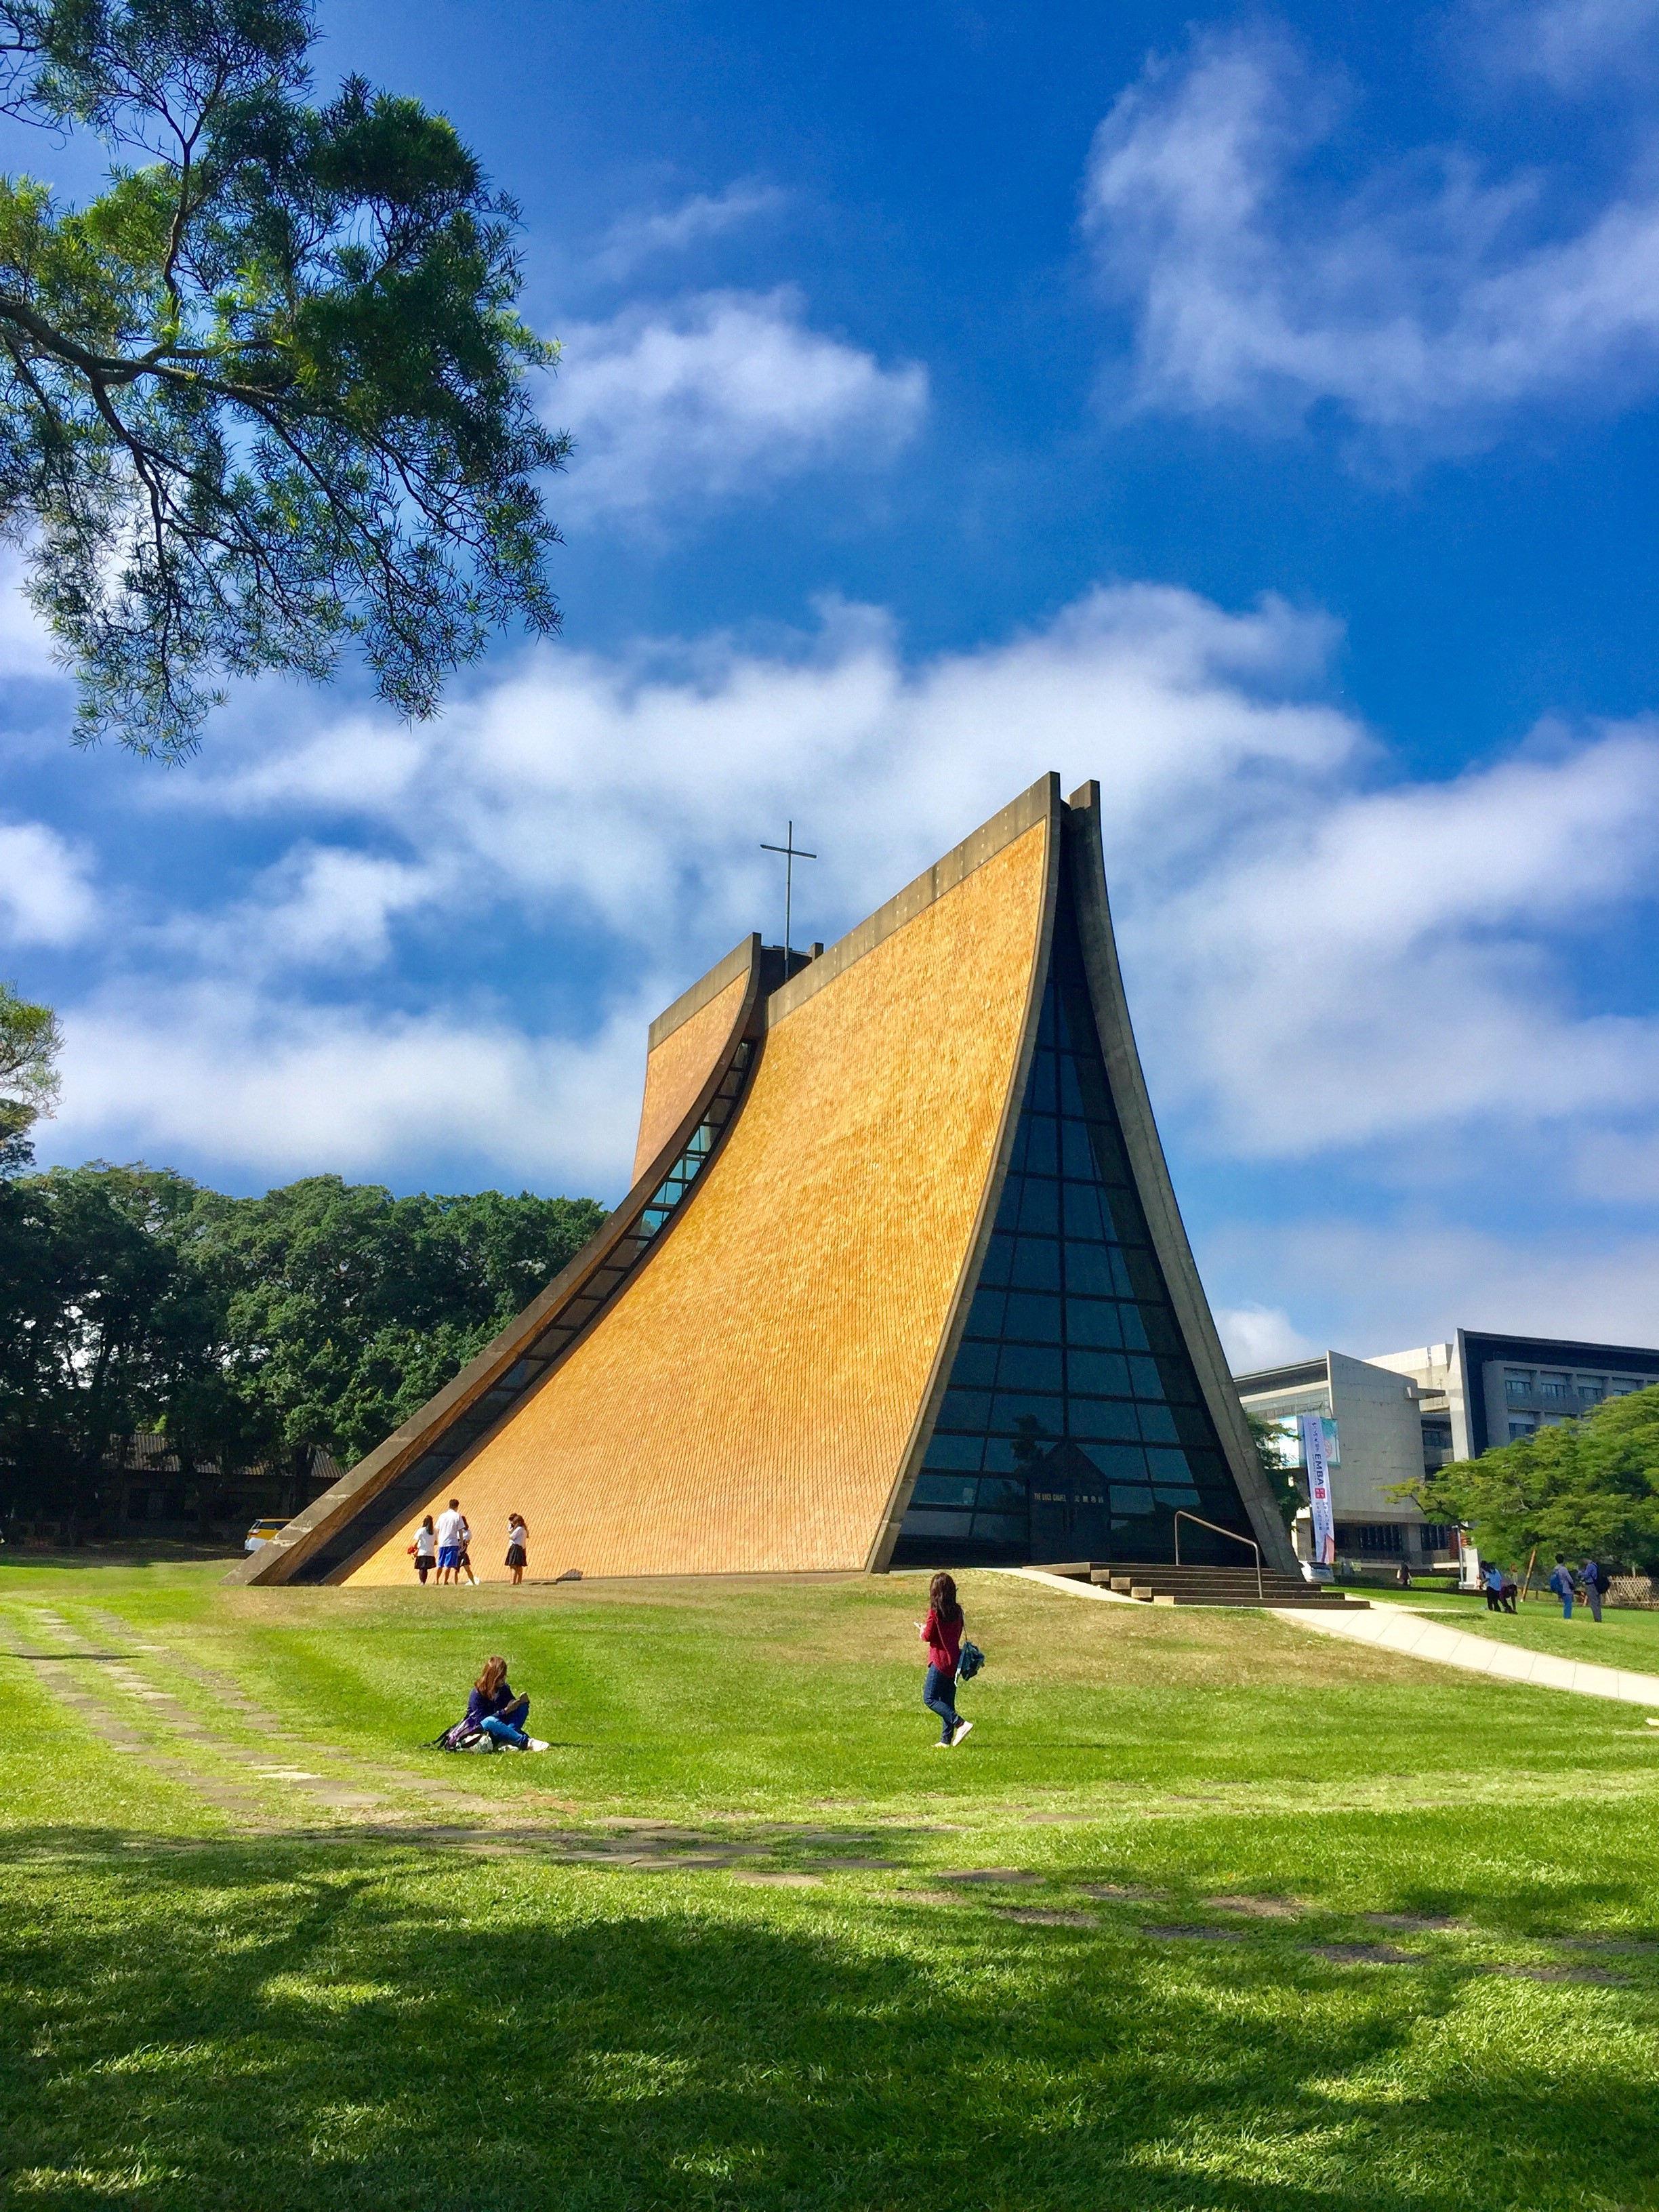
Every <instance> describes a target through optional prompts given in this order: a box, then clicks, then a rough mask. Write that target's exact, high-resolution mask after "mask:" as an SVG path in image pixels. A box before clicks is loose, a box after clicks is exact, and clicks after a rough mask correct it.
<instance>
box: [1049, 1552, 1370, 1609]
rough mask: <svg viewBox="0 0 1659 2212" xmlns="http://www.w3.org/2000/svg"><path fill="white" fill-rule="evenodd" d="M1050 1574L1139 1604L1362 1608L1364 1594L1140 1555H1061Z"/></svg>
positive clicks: (1269, 1572) (1272, 1573) (1269, 1571)
mask: <svg viewBox="0 0 1659 2212" xmlns="http://www.w3.org/2000/svg"><path fill="white" fill-rule="evenodd" d="M1044 1572H1045V1573H1048V1574H1051V1575H1068V1576H1070V1577H1072V1578H1073V1580H1074V1581H1077V1582H1090V1583H1097V1584H1099V1585H1100V1586H1101V1587H1102V1588H1103V1589H1110V1590H1113V1591H1115V1593H1116V1594H1117V1595H1119V1596H1121V1597H1132V1598H1135V1599H1138V1600H1139V1601H1140V1602H1141V1603H1142V1604H1144V1605H1232V1606H1297V1607H1303V1608H1304V1609H1307V1608H1311V1609H1312V1610H1315V1611H1321V1610H1323V1611H1327V1612H1330V1611H1339V1612H1340V1611H1345V1610H1346V1611H1348V1612H1352V1613H1364V1612H1367V1611H1369V1609H1370V1608H1369V1607H1368V1605H1367V1603H1366V1601H1365V1600H1364V1598H1352V1597H1350V1596H1349V1595H1347V1593H1346V1591H1344V1590H1339V1589H1332V1588H1331V1586H1330V1585H1329V1583H1304V1581H1303V1579H1302V1577H1300V1576H1299V1575H1285V1574H1280V1573H1279V1572H1278V1571H1276V1570H1275V1569H1273V1568H1271V1567H1264V1568H1263V1569H1262V1571H1261V1587H1260V1589H1259V1590H1258V1588H1257V1584H1256V1576H1255V1568H1254V1567H1200V1566H1181V1567H1176V1566H1153V1565H1147V1564H1146V1562H1144V1561H1141V1560H1133V1561H1130V1562H1127V1563H1124V1564H1119V1563H1118V1562H1116V1561H1113V1560H1105V1561H1101V1560H1095V1559H1086V1560H1066V1561H1063V1562H1061V1563H1060V1564H1058V1565H1053V1566H1045V1568H1044Z"/></svg>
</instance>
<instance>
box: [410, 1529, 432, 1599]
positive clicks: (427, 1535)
mask: <svg viewBox="0 0 1659 2212" xmlns="http://www.w3.org/2000/svg"><path fill="white" fill-rule="evenodd" d="M410 1548H411V1549H412V1550H413V1552H414V1553H415V1571H416V1574H417V1575H418V1576H419V1577H420V1578H421V1588H422V1589H425V1588H426V1578H427V1577H428V1575H429V1574H430V1573H431V1572H432V1570H433V1569H434V1567H435V1566H436V1565H437V1564H438V1538H437V1534H436V1532H435V1530H434V1528H433V1526H432V1516H431V1515H430V1514H429V1513H428V1515H427V1516H426V1518H425V1520H424V1521H422V1523H421V1525H420V1527H419V1528H417V1529H416V1531H415V1541H414V1544H413V1545H412V1547H410Z"/></svg>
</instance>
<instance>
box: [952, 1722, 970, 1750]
mask: <svg viewBox="0 0 1659 2212" xmlns="http://www.w3.org/2000/svg"><path fill="white" fill-rule="evenodd" d="M973 1725H974V1724H973V1723H972V1721H958V1722H957V1732H956V1734H955V1735H953V1736H952V1737H951V1750H952V1751H954V1750H955V1749H956V1747H957V1745H958V1744H959V1743H960V1742H961V1741H962V1739H963V1736H965V1735H967V1733H968V1731H969V1729H970V1728H972V1726H973Z"/></svg>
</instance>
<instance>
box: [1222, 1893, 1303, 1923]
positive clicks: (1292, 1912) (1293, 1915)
mask: <svg viewBox="0 0 1659 2212" xmlns="http://www.w3.org/2000/svg"><path fill="white" fill-rule="evenodd" d="M1204 1902H1205V1903H1206V1905H1208V1906H1209V1907H1210V1909H1211V1910H1212V1911H1214V1912H1248V1913H1249V1915H1250V1917H1252V1919H1255V1920H1297V1919H1299V1918H1300V1917H1301V1916H1302V1914H1303V1913H1304V1911H1306V1910H1307V1908H1306V1906H1305V1905H1297V1903H1296V1902H1295V1901H1294V1899H1291V1898H1288V1897H1206V1899H1205V1900H1204Z"/></svg>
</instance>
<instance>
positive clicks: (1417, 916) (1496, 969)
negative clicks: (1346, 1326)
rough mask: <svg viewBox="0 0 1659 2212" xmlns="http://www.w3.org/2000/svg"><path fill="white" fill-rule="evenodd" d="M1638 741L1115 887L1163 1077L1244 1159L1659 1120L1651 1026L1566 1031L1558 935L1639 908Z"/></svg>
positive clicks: (1302, 826)
mask: <svg viewBox="0 0 1659 2212" xmlns="http://www.w3.org/2000/svg"><path fill="white" fill-rule="evenodd" d="M1656 862H1659V730H1656V729H1655V728H1653V727H1650V726H1645V725H1644V726H1634V727H1626V728H1621V729H1616V730H1611V731H1608V732H1605V733H1603V734H1601V735H1600V736H1599V737H1596V738H1592V739H1591V740H1589V741H1588V742H1586V743H1584V744H1580V745H1577V746H1575V747H1571V748H1569V749H1567V750H1564V751H1562V752H1560V753H1559V755H1557V756H1556V757H1548V758H1541V759H1529V758H1522V759H1518V760H1511V761H1505V762H1501V763H1498V765H1496V766H1494V767H1492V768H1489V769H1484V770H1481V771H1478V772H1472V773H1470V774H1468V775H1464V776H1462V777H1460V778H1459V779H1457V780H1456V781H1452V782H1449V783H1436V784H1419V785H1413V786H1406V787H1395V788H1393V789H1388V790H1382V791H1367V790H1360V791H1355V792H1351V793H1345V794H1342V795H1340V796H1336V795H1333V797H1332V798H1331V799H1329V800H1328V802H1327V803H1326V804H1325V805H1321V806H1317V807H1314V808H1304V809H1294V810H1291V811H1287V812H1286V813H1285V815H1284V816H1282V817H1280V818H1279V820H1278V821H1277V822H1275V823H1274V825H1273V833H1272V836H1271V838H1270V839H1269V840H1267V841H1266V842H1254V843H1253V844H1243V843H1241V844H1238V845H1236V846H1235V847H1234V848H1233V849H1232V850H1231V852H1229V853H1227V854H1225V855H1222V856H1219V857H1218V862H1217V865H1216V866H1213V867H1212V869H1210V870H1209V871H1208V872H1206V875H1205V877H1204V878H1203V880H1202V882H1201V883H1200V884H1196V885H1193V886H1191V887H1188V886H1185V885H1182V884H1179V883H1177V882H1175V881H1173V880H1172V878H1170V875H1169V874H1168V873H1166V872H1163V871H1155V872H1146V874H1144V875H1143V877H1142V880H1141V881H1140V882H1139V884H1136V886H1135V888H1134V893H1133V897H1134V904H1133V908H1132V911H1131V914H1130V916H1129V921H1128V927H1127V931H1126V942H1127V945H1128V947H1129V949H1130V951H1131V953H1132V955H1133V959H1134V963H1135V966H1136V969H1137V972H1138V974H1139V976H1140V977H1141V979H1142V981H1143V983H1144V985H1145V987H1146V989H1147V991H1148V994H1149V1001H1150V1007H1149V1016H1150V1018H1149V1024H1148V1026H1149V1029H1151V1030H1152V1033H1153V1034H1154V1035H1155V1036H1156V1037H1157V1039H1158V1044H1159V1047H1160V1053H1161V1057H1162V1060H1163V1062H1164V1066H1165V1067H1166V1069H1167V1070H1168V1071H1169V1073H1170V1074H1171V1075H1172V1076H1173V1077H1175V1079H1176V1080H1177V1081H1178V1082H1179V1083H1180V1084H1181V1085H1182V1090H1183V1092H1184V1094H1185V1095H1186V1096H1188V1097H1190V1098H1193V1099H1194V1100H1201V1101H1202V1102H1203V1103H1204V1106H1205V1109H1206V1112H1207V1114H1208V1115H1209V1117H1210V1121H1211V1126H1212V1132H1213V1137H1214V1141H1215V1142H1216V1143H1217V1144H1218V1145H1219V1146H1223V1147H1225V1149H1227V1150H1229V1151H1231V1152H1237V1153H1244V1154H1250V1155H1255V1156H1257V1157H1267V1158H1298V1157H1300V1158H1305V1157H1307V1156H1309V1155H1310V1154H1312V1153H1315V1152H1319V1151H1321V1150H1335V1149H1338V1148H1341V1147H1352V1146H1360V1145H1365V1144H1368V1143H1373V1142H1376V1141H1379V1140H1382V1141H1390V1140H1404V1139H1411V1138H1413V1137H1415V1136H1416V1135H1418V1134H1419V1133H1423V1132H1426V1131H1429V1130H1431V1129H1435V1128H1439V1129H1442V1130H1447V1129H1451V1128H1454V1127H1459V1126H1460V1125H1468V1124H1470V1123H1474V1122H1482V1123H1486V1124H1487V1125H1489V1126H1490V1125H1495V1124H1503V1123H1508V1124H1510V1125H1511V1126H1513V1127H1541V1126H1543V1125H1547V1124H1549V1123H1551V1122H1561V1123H1571V1121H1573V1120H1574V1118H1575V1117H1578V1116H1589V1117H1590V1118H1592V1119H1598V1120H1599V1119H1600V1118H1601V1117H1602V1116H1604V1115H1618V1114H1626V1113H1629V1112H1631V1111H1632V1110H1641V1109H1644V1108H1647V1107H1650V1106H1659V1019H1656V1017H1655V1014H1654V1012H1652V1011H1651V1010H1650V1009H1644V1010H1643V1011H1641V1012H1630V1013H1620V1014H1606V1013H1591V1012H1583V1011H1581V1010H1580V1009H1579V1008H1578V1007H1577V1005H1576V1004H1575V1002H1574V998H1573V994H1572V991H1571V986H1570V983H1569V981H1568V980H1567V976H1566V975H1565V972H1564V969H1563V964H1562V959H1561V953H1562V951H1563V949H1564V948H1563V946H1562V945H1561V937H1562V933H1563V932H1565V931H1567V930H1571V929H1572V928H1575V927H1581V926H1583V925H1586V924H1589V923H1590V922H1592V921H1595V920H1596V919H1597V918H1598V917H1604V916H1607V915H1609V914H1612V913H1614V912H1623V913H1624V914H1626V915H1628V916H1632V917H1633V915H1634V914H1635V912H1636V911H1637V910H1638V908H1639V907H1640V906H1641V905H1642V904H1644V903H1646V904H1648V905H1649V907H1651V903H1652V902H1653V900H1654V897H1655V890H1656V873H1655V870H1656Z"/></svg>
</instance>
